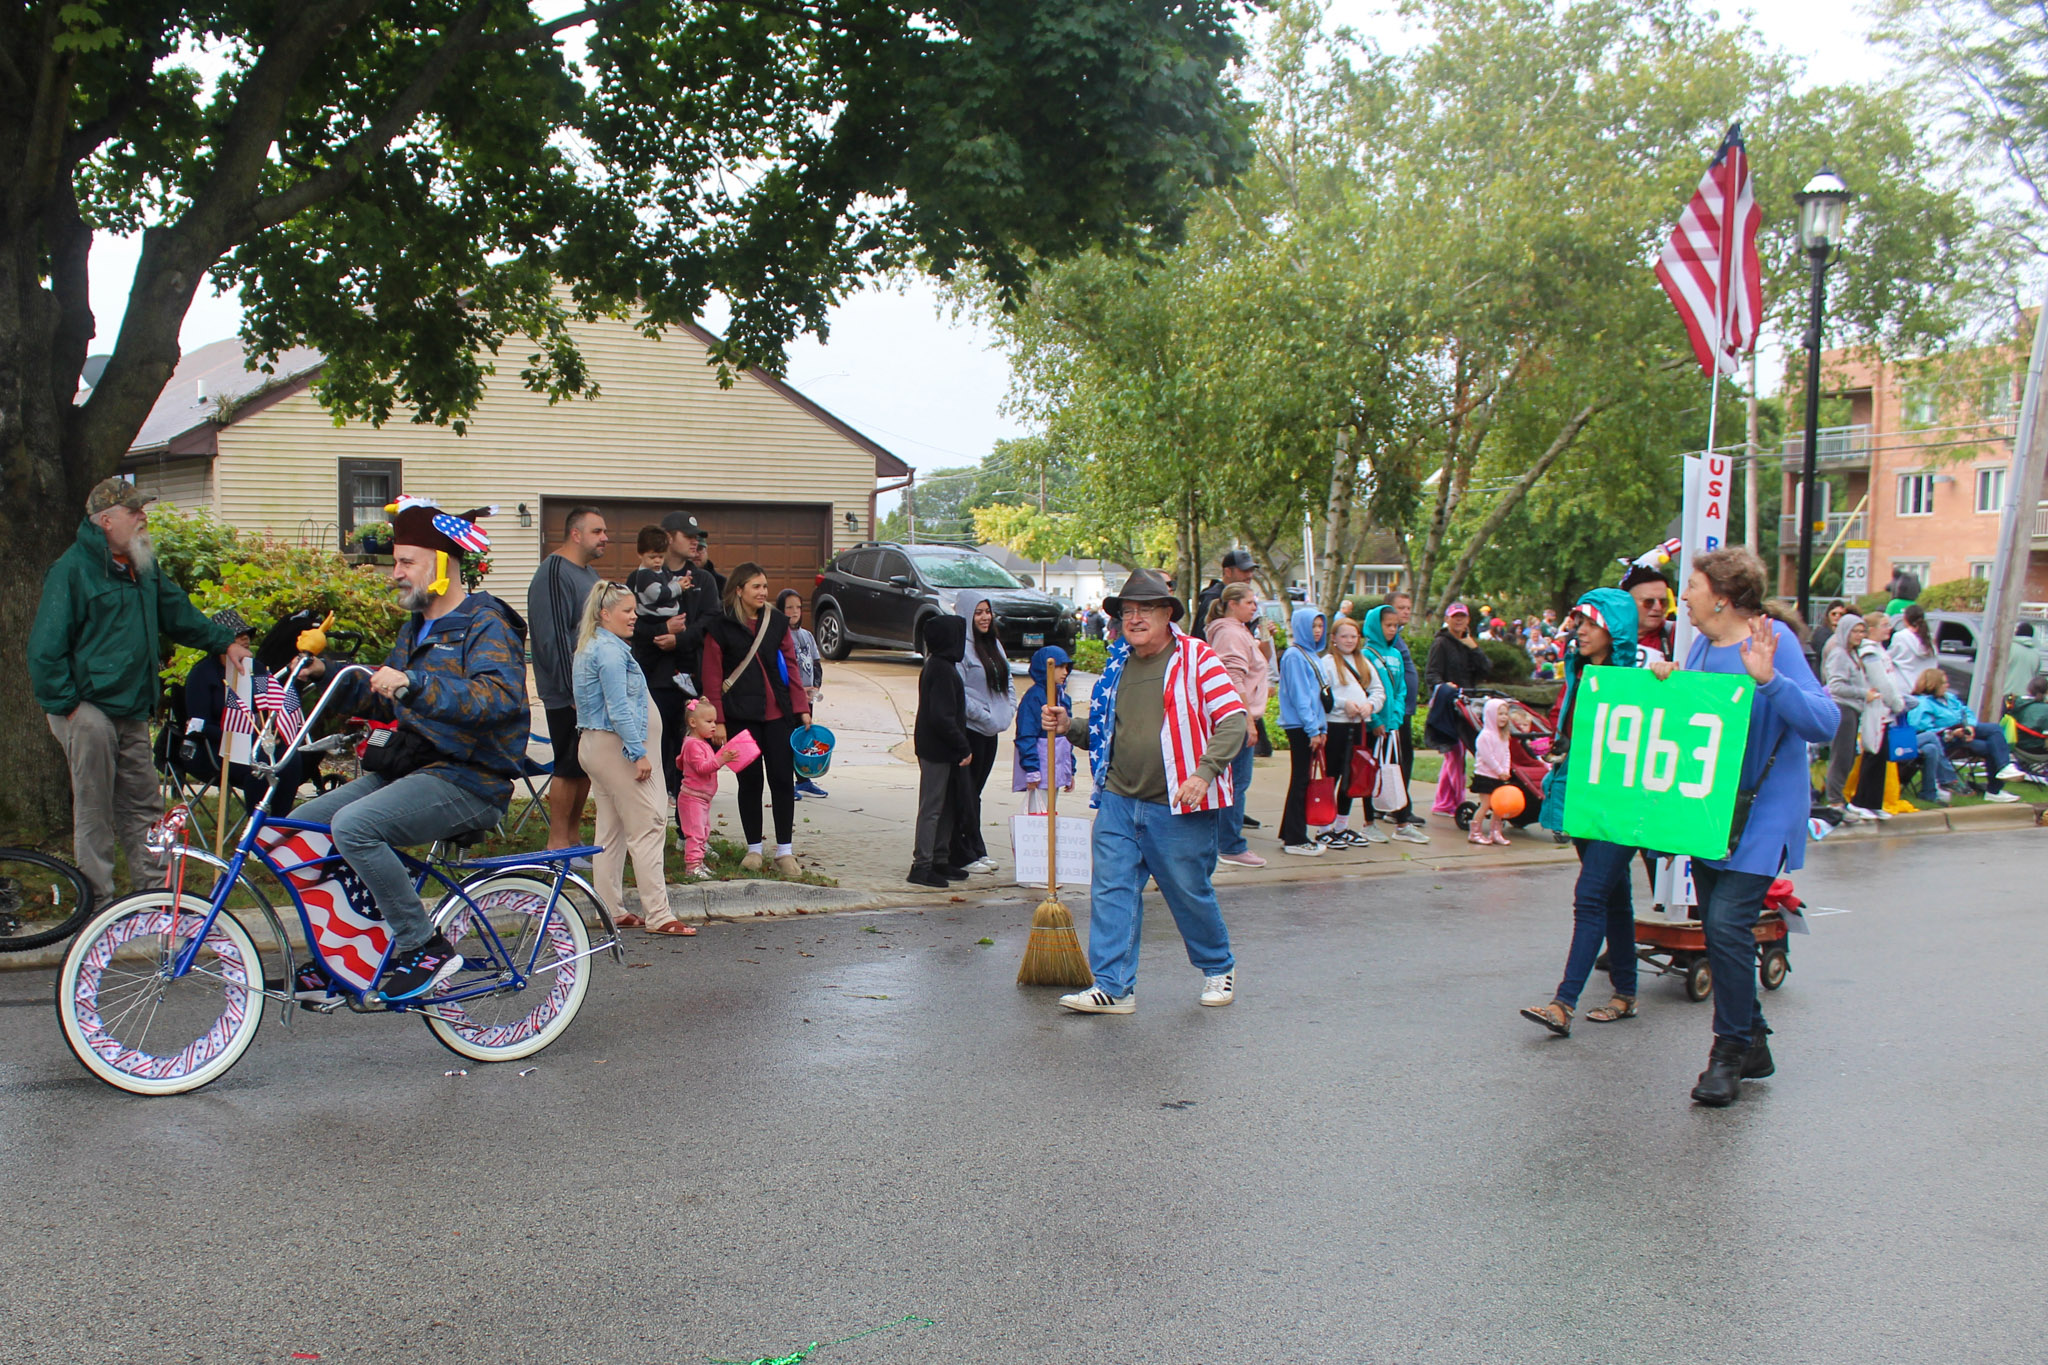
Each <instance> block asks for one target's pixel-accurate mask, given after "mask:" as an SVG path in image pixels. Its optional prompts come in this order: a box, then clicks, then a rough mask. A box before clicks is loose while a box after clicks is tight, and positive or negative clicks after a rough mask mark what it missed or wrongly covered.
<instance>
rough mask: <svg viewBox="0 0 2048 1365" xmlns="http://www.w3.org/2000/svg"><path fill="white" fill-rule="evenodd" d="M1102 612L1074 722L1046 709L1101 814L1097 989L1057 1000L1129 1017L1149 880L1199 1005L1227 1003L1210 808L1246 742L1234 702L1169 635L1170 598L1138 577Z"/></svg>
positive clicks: (1239, 704)
mask: <svg viewBox="0 0 2048 1365" xmlns="http://www.w3.org/2000/svg"><path fill="white" fill-rule="evenodd" d="M1102 608H1103V610H1104V611H1106V612H1108V613H1109V614H1110V616H1112V617H1115V618H1120V619H1121V620H1122V621H1123V639H1121V640H1120V641H1118V642H1117V644H1116V646H1115V647H1114V648H1113V649H1111V651H1110V654H1109V663H1108V665H1107V667H1105V668H1104V669H1103V674H1102V685H1101V686H1100V687H1098V688H1097V689H1096V694H1095V703H1094V708H1093V710H1091V711H1090V713H1089V715H1088V717H1087V718H1086V719H1085V720H1081V719H1077V718H1075V717H1073V716H1070V715H1069V714H1068V712H1067V710H1066V708H1064V707H1061V706H1057V705H1051V704H1048V705H1047V706H1046V708H1045V713H1044V714H1045V729H1046V733H1047V734H1053V735H1057V734H1061V733H1064V734H1065V735H1066V736H1067V738H1068V739H1069V740H1070V741H1072V742H1073V743H1075V744H1085V745H1087V746H1088V750H1089V762H1090V764H1091V766H1092V767H1093V769H1094V775H1095V788H1096V791H1097V793H1098V794H1099V799H1100V806H1099V809H1098V811H1097V814H1096V817H1095V834H1094V841H1093V844H1092V853H1093V858H1094V877H1093V881H1092V883H1091V885H1090V887H1089V905H1090V910H1089V919H1088V965H1089V966H1090V967H1092V968H1093V969H1094V972H1095V985H1094V986H1093V987H1092V988H1090V989H1088V990H1083V991H1076V992H1074V993H1073V994H1072V995H1063V996H1061V997H1060V1004H1061V1005H1063V1006H1064V1007H1066V1008H1067V1009H1070V1010H1075V1011H1078V1012H1080V1013H1083V1014H1130V1013H1133V1012H1134V1011H1136V1009H1137V1008H1138V996H1137V981H1138V932H1139V930H1140V928H1141V927H1142V925H1143V917H1144V893H1145V882H1146V881H1147V879H1150V880H1152V881H1154V882H1157V883H1158V885H1159V891H1160V894H1161V895H1163V896H1165V898H1166V908H1167V909H1169V910H1171V911H1172V912H1173V922H1174V923H1175V924H1176V925H1178V926H1179V927H1180V935H1181V938H1182V939H1183V940H1185V941H1186V943H1187V949H1188V961H1190V962H1192V963H1194V965H1195V966H1196V967H1198V968H1199V969H1200V970H1201V972H1202V977H1203V981H1202V995H1201V1002H1202V1003H1203V1004H1204V1005H1227V1004H1229V1003H1230V1002H1231V1001H1232V1000H1233V999H1235V998H1236V994H1237V960H1236V959H1235V958H1234V957H1232V956H1231V952H1230V933H1229V931H1228V930H1226V929H1225V928H1224V927H1223V912H1222V910H1221V909H1220V908H1219V907H1218V906H1217V904H1216V891H1215V888H1214V887H1213V886H1212V885H1211V883H1210V876H1211V874H1212V873H1213V872H1214V871H1215V868H1216V813H1217V812H1218V811H1220V810H1222V809H1223V808H1224V807H1226V806H1228V805H1229V804H1230V800H1231V796H1232V791H1231V785H1230V761H1231V759H1233V758H1235V757H1236V756H1237V751H1238V749H1239V748H1240V747H1241V746H1242V745H1243V744H1244V742H1245V732H1246V729H1247V726H1248V722H1247V720H1246V719H1245V710H1244V703H1243V701H1241V700H1240V699H1239V698H1238V694H1237V689H1236V688H1235V687H1233V686H1232V685H1231V682H1230V674H1229V673H1228V672H1226V671H1225V669H1224V667H1223V661H1222V660H1221V659H1219V658H1217V657H1216V655H1215V653H1214V652H1213V651H1212V650H1211V649H1210V648H1209V646H1208V645H1207V644H1205V643H1203V642H1202V641H1201V640H1199V639H1197V638H1195V637H1194V636H1192V635H1188V634H1186V633H1184V632H1183V631H1181V630H1180V628H1179V627H1178V626H1176V625H1175V624H1174V623H1175V622H1176V621H1178V620H1179V619H1180V616H1181V604H1180V600H1179V599H1178V598H1176V597H1175V596H1174V595H1173V591H1172V589H1171V588H1170V587H1168V586H1167V583H1166V580H1165V579H1163V578H1161V577H1160V576H1159V575H1158V574H1156V573H1153V572H1152V571H1150V570H1148V569H1140V570H1138V571H1137V572H1136V573H1133V574H1132V575H1131V576H1130V579H1129V581H1128V582H1126V583H1125V584H1124V589H1123V591H1122V592H1121V593H1119V594H1117V595H1116V596H1115V597H1110V598H1105V599H1104V600H1103V603H1102Z"/></svg>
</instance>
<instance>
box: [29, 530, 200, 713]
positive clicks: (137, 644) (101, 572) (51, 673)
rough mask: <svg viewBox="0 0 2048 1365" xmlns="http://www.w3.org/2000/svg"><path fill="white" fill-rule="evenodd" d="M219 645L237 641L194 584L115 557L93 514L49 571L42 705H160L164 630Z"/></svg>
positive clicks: (195, 642)
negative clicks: (200, 601)
mask: <svg viewBox="0 0 2048 1365" xmlns="http://www.w3.org/2000/svg"><path fill="white" fill-rule="evenodd" d="M161 635H168V636H170V637H171V638H172V639H173V640H176V641H177V642H178V643H179V644H181V645H190V646H191V647H192V648H194V649H203V650H205V651H206V652H207V653H209V654H218V653H220V652H221V651H223V650H225V649H226V648H227V647H228V646H229V645H231V644H233V643H234V642H235V637H234V636H233V635H232V634H231V633H230V632H229V630H228V628H227V627H226V626H217V625H215V624H214V623H213V622H212V621H211V620H209V619H208V618H207V617H205V616H203V615H201V614H200V611H199V609H198V608H197V607H195V606H193V605H192V600H191V599H190V598H188V597H187V596H185V590H184V589H183V588H181V587H179V586H178V585H177V584H176V583H174V582H172V581H171V580H170V579H169V578H166V577H165V576H164V572H163V570H162V569H161V568H159V567H157V566H155V565H152V566H150V568H149V569H148V570H147V571H146V572H144V573H142V574H140V575H137V574H134V573H131V572H130V571H129V570H128V569H127V568H126V567H124V566H122V565H120V564H117V563H115V562H114V556H113V552H112V551H110V550H109V549H108V548H107V537H106V533H105V532H104V531H102V530H100V528H99V527H98V526H96V525H94V524H93V523H92V521H91V520H90V519H87V520H85V521H81V522H80V523H79V524H78V539H77V540H76V541H74V542H73V543H72V546H71V548H70V549H68V550H66V551H65V552H64V553H63V554H62V555H59V556H58V558H57V562H56V563H55V564H53V565H51V566H50V572H49V575H48V576H47V577H45V578H44V579H43V600H42V605H41V606H39V607H38V608H37V609H36V623H35V626H34V627H33V628H32V629H31V630H30V631H29V635H28V675H29V681H30V682H31V683H32V684H34V686H35V692H36V705H38V706H40V707H42V708H43V709H44V710H45V711H47V712H49V713H50V714H51V715H53V716H68V715H70V714H71V713H72V712H73V711H75V710H76V709H78V704H79V703H80V702H82V701H89V702H91V703H92V704H93V705H94V706H97V707H98V708H99V709H100V710H102V711H104V712H106V713H107V715H109V716H112V717H114V718H116V719H121V720H130V719H140V718H141V717H144V716H147V715H149V714H150V713H151V712H152V711H154V710H155V709H156V701H157V697H158V696H159V695H160V694H161V692H162V690H163V685H162V683H160V682H159V681H158V679H157V670H158V669H159V668H160V667H161V666H162V660H161V658H160V657H159V655H158V649H159V647H160V646H159V642H158V637H159V636H161Z"/></svg>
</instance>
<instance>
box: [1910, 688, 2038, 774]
mask: <svg viewBox="0 0 2048 1365" xmlns="http://www.w3.org/2000/svg"><path fill="white" fill-rule="evenodd" d="M1906 700H1907V704H1908V706H1909V709H1908V710H1907V712H1906V723H1907V724H1909V725H1911V726H1912V727H1913V734H1914V736H1915V738H1916V739H1917V740H1918V741H1919V745H1920V794H1921V795H1922V796H1924V797H1926V798H1927V799H1928V800H1929V801H1938V802H1940V803H1941V804H1942V805H1944V806H1946V805H1947V804H1948V803H1949V801H1950V800H1951V799H1952V792H1951V788H1953V787H1954V786H1955V785H1956V781H1957V779H1956V770H1955V766H1954V765H1953V764H1951V763H1950V762H1949V761H1948V746H1949V745H1950V744H1952V743H1953V744H1960V745H1963V746H1964V747H1966V748H1967V749H1968V750H1969V751H1970V752H1971V753H1973V754H1977V755H1980V756H1981V757H1982V758H1984V759H1985V764H1984V799H1985V800H1986V801H1994V802H1998V803H2001V804H2007V803H2010V802H2014V801H2017V800H2019V798H2018V797H2017V796H2014V795H2013V794H2012V793H2011V792H2009V791H2007V790H2006V789H2005V784H2006V783H2008V782H2013V781H2025V780H2026V776H2027V775H2026V774H2025V773H2024V772H2021V771H2020V769H2019V767H2018V765H2016V764H2015V763H2014V762H2013V761H2012V747H2011V746H2010V745H2009V744H2007V742H2006V738H2005V730H2004V728H2003V727H2002V726H1997V725H1986V724H1984V723H1983V722H1982V721H1980V720H1978V719H1977V716H1976V713H1975V712H1973V711H1971V710H1970V708H1969V706H1968V704H1966V703H1965V702H1964V701H1963V699H1962V698H1961V697H1958V696H1956V695H1955V694H1954V693H1952V692H1950V691H1949V690H1948V674H1946V673H1944V672H1942V671H1941V670H1940V669H1939V668H1929V669H1925V670H1923V671H1922V672H1921V674H1920V677H1919V680H1918V681H1916V682H1915V683H1914V684H1913V695H1912V696H1910V697H1908V698H1907V699H1906Z"/></svg>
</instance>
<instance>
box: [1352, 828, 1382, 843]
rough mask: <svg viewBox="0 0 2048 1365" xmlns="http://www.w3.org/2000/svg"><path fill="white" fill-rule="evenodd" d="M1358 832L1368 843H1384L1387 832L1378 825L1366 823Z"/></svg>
mask: <svg viewBox="0 0 2048 1365" xmlns="http://www.w3.org/2000/svg"><path fill="white" fill-rule="evenodd" d="M1358 833H1359V836H1360V837H1361V838H1363V839H1364V840H1365V841H1366V842H1367V843H1368V844H1384V843H1386V842H1387V832H1386V831H1385V830H1383V829H1381V828H1380V827H1379V826H1378V825H1367V826H1366V827H1365V828H1364V829H1362V830H1360V831H1358Z"/></svg>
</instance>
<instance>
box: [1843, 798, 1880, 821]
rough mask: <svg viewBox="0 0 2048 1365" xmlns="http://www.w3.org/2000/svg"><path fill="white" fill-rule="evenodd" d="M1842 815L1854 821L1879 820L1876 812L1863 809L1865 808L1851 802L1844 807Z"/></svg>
mask: <svg viewBox="0 0 2048 1365" xmlns="http://www.w3.org/2000/svg"><path fill="white" fill-rule="evenodd" d="M1842 814H1844V815H1846V816H1848V817H1849V818H1850V819H1851V820H1852V821H1861V820H1876V819H1878V818H1879V816H1878V813H1877V812H1876V811H1874V810H1865V809H1863V807H1861V806H1859V805H1856V804H1855V803H1854V802H1851V803H1850V804H1848V805H1846V806H1843V807H1842Z"/></svg>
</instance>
